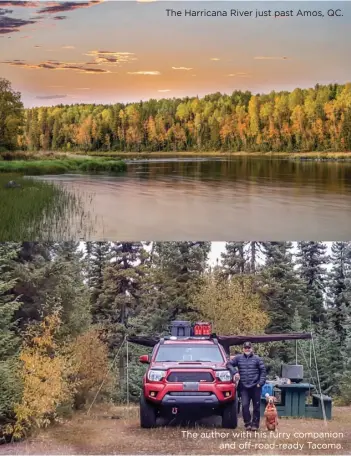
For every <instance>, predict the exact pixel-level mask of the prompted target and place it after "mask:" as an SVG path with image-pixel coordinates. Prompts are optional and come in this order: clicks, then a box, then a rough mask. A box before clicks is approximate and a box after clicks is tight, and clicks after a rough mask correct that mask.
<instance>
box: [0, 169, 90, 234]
mask: <svg viewBox="0 0 351 456" xmlns="http://www.w3.org/2000/svg"><path fill="white" fill-rule="evenodd" d="M9 180H15V181H16V182H17V183H19V184H21V188H14V189H6V188H5V187H4V186H5V184H6V183H7V182H8V181H9ZM0 220H1V222H0V241H1V242H3V241H26V240H31V241H35V240H40V241H57V240H70V239H77V238H78V237H80V238H86V237H88V236H89V234H90V233H91V231H92V226H93V224H92V222H91V219H90V215H89V214H87V213H86V212H85V210H84V206H83V203H82V199H81V197H80V196H77V195H75V194H73V193H71V192H69V191H68V190H65V189H63V188H62V187H60V186H57V185H54V184H51V183H47V182H40V181H37V180H34V179H30V178H24V177H19V176H18V175H8V174H2V175H1V174H0Z"/></svg>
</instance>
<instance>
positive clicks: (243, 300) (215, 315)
mask: <svg viewBox="0 0 351 456" xmlns="http://www.w3.org/2000/svg"><path fill="white" fill-rule="evenodd" d="M193 305H194V306H195V308H196V309H197V310H198V311H199V313H200V315H201V318H202V319H205V320H207V321H210V322H211V323H212V327H213V330H214V331H215V332H216V333H217V334H222V335H230V334H233V335H234V334H235V335H245V334H247V335H253V334H260V333H263V332H264V329H265V328H266V326H267V325H268V323H269V318H268V315H267V313H266V312H265V311H264V310H263V309H262V307H261V298H260V295H259V294H258V293H257V292H256V291H255V289H254V279H253V278H252V277H250V276H243V275H238V276H234V277H233V278H231V279H230V280H223V279H221V278H218V277H217V276H216V275H213V274H209V275H208V277H206V279H205V281H204V285H203V286H202V288H201V289H200V291H199V293H198V294H197V295H196V296H195V297H194V301H193Z"/></svg>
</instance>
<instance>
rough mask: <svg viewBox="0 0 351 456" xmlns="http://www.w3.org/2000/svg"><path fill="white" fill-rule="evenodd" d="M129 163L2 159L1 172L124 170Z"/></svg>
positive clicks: (42, 172) (53, 172)
mask: <svg viewBox="0 0 351 456" xmlns="http://www.w3.org/2000/svg"><path fill="white" fill-rule="evenodd" d="M126 167H127V165H126V164H125V163H124V162H123V161H122V160H113V159H106V158H84V157H82V158H80V157H79V158H78V157H77V158H62V159H52V160H12V161H7V160H2V161H0V173H18V174H25V175H33V176H34V175H42V174H64V173H75V172H81V173H96V172H114V173H116V172H122V171H125V170H126Z"/></svg>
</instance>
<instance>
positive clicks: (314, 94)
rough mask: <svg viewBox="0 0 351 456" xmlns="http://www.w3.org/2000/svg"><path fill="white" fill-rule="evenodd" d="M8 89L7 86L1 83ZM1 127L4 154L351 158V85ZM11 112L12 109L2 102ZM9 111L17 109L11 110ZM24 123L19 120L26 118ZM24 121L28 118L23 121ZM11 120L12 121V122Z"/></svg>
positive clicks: (118, 109) (34, 115) (71, 112)
mask: <svg viewBox="0 0 351 456" xmlns="http://www.w3.org/2000/svg"><path fill="white" fill-rule="evenodd" d="M2 81H3V82H4V81H5V80H2ZM10 92H11V93H12V94H13V95H14V96H15V97H16V106H17V108H16V110H13V111H11V112H10V113H9V115H8V116H7V117H6V116H5V117H3V118H2V119H1V120H0V123H2V124H3V125H2V126H1V125H0V127H1V128H2V129H5V128H7V129H8V130H11V134H10V135H9V134H7V135H3V139H2V140H1V139H0V147H2V148H3V149H4V148H5V149H22V150H30V151H38V150H62V151H70V150H74V151H87V152H88V151H93V150H100V151H107V152H108V151H121V152H122V151H133V152H140V151H211V150H223V151H256V152H269V151H286V152H293V151H328V150H330V151H347V150H350V149H351V83H348V84H345V85H338V84H329V85H319V84H317V85H316V86H315V87H314V88H310V89H300V88H296V89H295V90H293V91H292V92H287V91H284V92H271V93H269V94H252V93H250V92H248V91H246V92H241V91H234V92H233V93H232V94H231V95H226V94H221V93H215V94H211V95H207V96H205V97H203V98H198V97H193V98H183V99H176V98H173V99H161V100H155V99H151V100H149V101H140V102H139V103H131V104H121V103H116V104H111V105H98V104H74V105H57V106H52V107H36V108H31V109H23V110H22V109H19V104H18V103H20V94H19V93H18V92H14V91H13V90H12V89H11V85H10V83H9V82H8V81H7V84H4V83H3V84H2V89H1V90H0V99H1V98H3V100H5V98H6V96H7V95H6V94H8V93H10ZM1 104H2V106H3V108H2V111H3V112H4V110H5V102H4V101H2V102H1ZM6 109H10V107H9V105H8V103H7V104H6ZM19 116H20V117H19ZM19 118H20V119H21V120H20V121H19ZM5 119H7V120H5Z"/></svg>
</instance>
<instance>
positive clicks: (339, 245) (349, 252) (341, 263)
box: [327, 242, 351, 350]
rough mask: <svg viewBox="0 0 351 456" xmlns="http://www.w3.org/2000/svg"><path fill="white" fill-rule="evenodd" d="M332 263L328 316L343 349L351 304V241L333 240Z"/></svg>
mask: <svg viewBox="0 0 351 456" xmlns="http://www.w3.org/2000/svg"><path fill="white" fill-rule="evenodd" d="M331 263H332V268H331V271H330V273H329V280H328V282H329V283H328V290H327V305H328V308H329V313H328V317H329V319H330V320H331V323H332V327H333V329H334V332H335V335H336V337H337V339H338V343H337V346H338V347H339V349H340V350H341V349H342V347H343V344H344V342H345V339H346V333H345V329H344V326H343V324H344V323H343V322H344V320H345V318H346V317H345V309H348V308H349V307H350V305H351V303H350V289H351V287H350V283H351V280H350V279H351V243H347V242H333V244H332V255H331Z"/></svg>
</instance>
